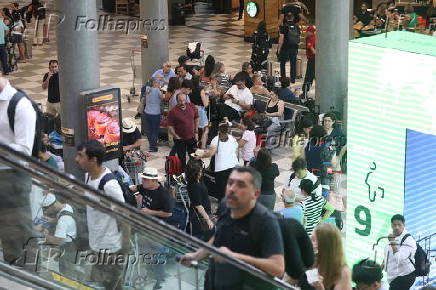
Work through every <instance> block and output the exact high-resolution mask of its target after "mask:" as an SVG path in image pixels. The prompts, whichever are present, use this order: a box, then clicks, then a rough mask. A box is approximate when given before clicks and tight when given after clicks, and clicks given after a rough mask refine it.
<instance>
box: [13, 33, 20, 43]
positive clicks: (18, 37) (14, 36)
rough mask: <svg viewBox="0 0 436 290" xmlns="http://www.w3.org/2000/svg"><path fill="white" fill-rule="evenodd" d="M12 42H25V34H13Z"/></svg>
mask: <svg viewBox="0 0 436 290" xmlns="http://www.w3.org/2000/svg"><path fill="white" fill-rule="evenodd" d="M12 43H23V35H21V34H12Z"/></svg>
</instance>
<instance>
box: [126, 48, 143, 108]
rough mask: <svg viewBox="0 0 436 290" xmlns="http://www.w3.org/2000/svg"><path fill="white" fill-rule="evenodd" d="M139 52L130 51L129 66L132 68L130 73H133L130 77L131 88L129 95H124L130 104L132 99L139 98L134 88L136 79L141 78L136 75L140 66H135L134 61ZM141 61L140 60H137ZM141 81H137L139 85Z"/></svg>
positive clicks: (137, 50)
mask: <svg viewBox="0 0 436 290" xmlns="http://www.w3.org/2000/svg"><path fill="white" fill-rule="evenodd" d="M140 53H141V50H140V49H132V50H131V51H130V66H131V68H132V73H133V77H132V86H131V87H130V93H129V94H126V97H127V101H128V102H129V103H130V101H131V100H132V98H133V97H137V96H139V95H138V94H137V93H136V87H135V83H136V81H137V80H136V78H137V77H138V76H139V77H140V76H141V74H137V72H138V71H141V64H140V63H139V64H136V63H135V61H137V59H135V55H136V54H140ZM139 59H141V58H139ZM141 81H142V80H139V83H141Z"/></svg>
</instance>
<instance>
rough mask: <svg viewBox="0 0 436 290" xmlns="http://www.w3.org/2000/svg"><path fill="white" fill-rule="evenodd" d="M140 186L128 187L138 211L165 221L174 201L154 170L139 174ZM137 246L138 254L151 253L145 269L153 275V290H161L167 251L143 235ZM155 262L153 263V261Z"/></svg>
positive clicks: (146, 170) (145, 170)
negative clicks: (133, 195)
mask: <svg viewBox="0 0 436 290" xmlns="http://www.w3.org/2000/svg"><path fill="white" fill-rule="evenodd" d="M139 177H140V178H141V180H142V181H141V182H142V184H141V185H133V186H130V190H132V191H133V192H135V197H136V202H137V204H138V207H139V208H140V210H141V211H142V212H143V213H145V214H149V215H152V216H155V217H157V218H161V219H165V218H169V217H171V216H172V214H173V213H172V212H173V208H174V199H173V198H172V197H171V195H170V193H169V192H168V190H167V189H166V188H165V187H163V186H162V185H161V184H160V183H159V174H158V171H157V169H156V168H151V167H147V168H144V171H143V172H142V173H140V174H139ZM138 245H139V247H140V251H141V252H140V254H146V253H148V254H149V253H153V254H152V255H157V256H156V258H154V257H152V262H151V264H150V265H147V267H150V268H149V270H150V271H151V273H152V274H153V278H154V279H155V280H156V284H155V285H154V288H153V289H161V288H162V286H161V284H162V283H163V281H164V280H165V267H164V266H165V265H164V264H165V263H167V256H166V255H167V253H168V252H169V250H168V249H167V248H166V247H165V246H164V245H162V244H160V243H158V242H156V241H154V240H151V239H149V238H148V237H146V236H144V235H138ZM153 259H154V260H156V261H155V262H156V263H154V262H153V261H154V260H153Z"/></svg>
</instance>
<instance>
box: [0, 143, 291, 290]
mask: <svg viewBox="0 0 436 290" xmlns="http://www.w3.org/2000/svg"><path fill="white" fill-rule="evenodd" d="M5 166H7V167H9V168H13V169H9V170H13V172H15V173H16V174H21V176H27V177H28V178H29V179H30V178H31V179H32V185H31V188H32V189H31V192H30V205H31V210H29V214H31V216H32V217H31V219H29V224H28V225H25V226H26V232H28V233H29V236H28V238H27V239H26V242H25V243H24V244H23V247H22V248H23V251H22V256H23V259H22V260H20V261H21V262H22V263H21V264H19V267H15V266H9V265H8V264H6V263H4V262H0V281H2V280H1V279H10V280H14V282H13V283H22V284H23V285H33V286H28V287H30V288H34V289H64V288H65V289H84V290H85V289H86V290H88V289H109V288H111V286H112V285H108V284H106V285H105V284H104V282H102V281H106V283H108V282H107V281H112V280H114V281H115V280H116V281H118V282H119V285H121V287H119V288H118V289H171V290H176V289H204V288H203V285H204V279H205V273H206V270H207V268H208V263H207V261H201V262H198V263H195V266H194V267H190V268H188V267H184V266H182V265H181V264H180V263H179V258H180V256H182V255H184V254H186V253H189V252H193V251H196V250H197V249H199V248H204V249H206V250H207V251H208V252H209V254H210V255H215V256H220V257H221V258H222V259H223V260H224V261H225V263H229V264H232V265H233V266H235V267H237V268H239V269H240V270H241V271H243V272H244V274H245V275H249V276H253V277H254V278H255V279H259V280H263V281H262V283H266V284H269V285H271V286H272V287H273V288H274V287H275V288H276V289H294V288H293V287H291V286H289V285H288V284H286V283H284V282H282V281H281V280H280V279H277V278H272V277H271V276H269V275H267V274H266V273H264V272H263V271H260V270H258V269H256V268H254V267H252V266H250V265H248V264H246V263H244V262H242V261H240V260H236V259H234V258H232V257H230V256H228V255H226V254H223V253H221V252H220V251H218V250H217V249H216V248H214V247H211V246H210V245H208V244H206V243H204V242H202V241H200V240H198V239H196V238H193V237H191V236H189V235H188V234H186V233H185V232H182V231H179V230H177V229H175V228H174V227H172V226H169V225H168V224H166V223H165V222H163V221H162V220H159V219H157V218H154V217H152V216H148V215H145V214H143V213H141V212H140V211H139V210H137V209H135V208H132V207H130V206H128V205H127V204H125V203H122V202H119V201H116V200H112V199H110V198H108V197H105V196H102V195H100V194H99V193H98V192H97V191H95V190H93V189H92V188H90V187H88V186H87V185H85V184H84V183H82V182H81V181H79V180H77V179H72V178H70V177H68V176H66V175H62V174H60V173H58V172H56V171H54V170H52V169H51V168H49V167H47V166H45V165H44V164H41V163H39V162H35V161H34V160H33V159H32V158H30V157H26V156H23V155H22V154H19V153H17V152H15V151H12V150H10V149H9V148H8V147H6V146H2V145H0V168H4V167H5ZM0 173H1V170H0ZM0 190H4V189H2V188H1V185H0ZM46 193H52V194H54V195H55V196H56V199H57V200H58V201H59V202H60V203H61V204H68V205H70V206H71V207H72V208H73V210H74V221H75V223H76V225H77V234H78V235H79V234H80V233H82V231H81V230H80V229H84V228H87V220H86V216H85V215H84V211H85V209H86V207H92V208H94V209H98V211H100V212H102V213H105V214H107V215H109V216H110V217H111V218H113V219H114V220H115V221H116V226H117V227H118V228H119V229H123V237H124V239H123V241H124V243H123V250H119V251H118V252H116V254H110V253H107V252H105V251H99V252H94V251H92V250H90V249H81V248H80V250H79V249H78V248H77V247H76V248H75V249H74V247H73V248H69V247H61V248H60V247H59V246H56V244H54V243H49V242H48V240H46V239H44V237H43V234H41V231H37V230H36V227H35V226H33V225H32V223H31V222H30V221H31V220H33V221H38V218H41V216H42V210H41V208H40V201H41V198H42V197H43V196H44V197H45V196H46V195H45V194H46ZM0 202H1V201H0ZM2 210H3V208H2V207H0V211H2ZM38 230H41V226H40V227H38ZM47 231H49V230H48V229H47ZM77 240H78V239H74V244H76V241H77ZM3 247H4V245H2V248H3ZM72 249H74V252H73V250H72ZM66 257H70V258H71V257H73V259H72V260H71V259H70V260H68V261H67V258H66ZM0 260H1V255H0ZM101 265H103V266H104V271H100V272H99V271H97V270H96V269H97V268H98V267H100V266H101ZM108 265H109V266H108ZM96 273H100V274H102V273H103V274H104V276H105V277H104V278H103V279H96V277H98V275H96ZM4 276H5V277H6V278H5V277H4ZM116 277H120V278H119V279H118V280H117V279H116ZM100 278H101V277H100ZM97 280H99V281H97ZM11 283H12V282H11ZM105 286H106V288H105ZM10 288H13V289H16V290H18V288H15V287H10ZM273 288H272V289H273ZM26 289H28V288H26Z"/></svg>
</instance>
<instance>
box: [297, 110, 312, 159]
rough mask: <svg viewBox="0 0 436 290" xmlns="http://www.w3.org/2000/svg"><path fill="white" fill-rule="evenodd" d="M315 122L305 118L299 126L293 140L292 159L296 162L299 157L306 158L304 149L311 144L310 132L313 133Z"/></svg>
mask: <svg viewBox="0 0 436 290" xmlns="http://www.w3.org/2000/svg"><path fill="white" fill-rule="evenodd" d="M312 128H313V122H312V120H311V119H310V118H303V119H302V120H301V122H300V124H299V125H298V128H297V131H296V133H295V135H294V137H293V138H292V152H293V156H292V158H293V159H294V160H295V159H297V158H299V157H303V158H304V149H305V148H306V146H307V144H308V143H309V138H310V131H312Z"/></svg>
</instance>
